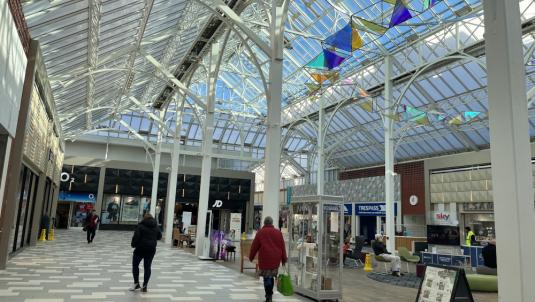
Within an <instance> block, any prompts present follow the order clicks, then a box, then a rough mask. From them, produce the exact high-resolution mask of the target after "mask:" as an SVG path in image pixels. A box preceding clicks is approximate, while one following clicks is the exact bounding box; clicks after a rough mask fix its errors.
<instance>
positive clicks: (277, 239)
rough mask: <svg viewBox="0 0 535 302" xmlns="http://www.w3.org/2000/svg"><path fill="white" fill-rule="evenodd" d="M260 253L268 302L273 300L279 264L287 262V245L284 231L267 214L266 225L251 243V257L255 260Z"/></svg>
mask: <svg viewBox="0 0 535 302" xmlns="http://www.w3.org/2000/svg"><path fill="white" fill-rule="evenodd" d="M257 253H258V267H259V268H260V276H262V277H264V290H265V291H266V302H271V301H272V300H271V299H272V297H273V287H274V285H275V278H276V277H277V275H278V273H279V266H280V264H281V262H282V264H283V265H284V264H286V261H287V260H288V257H287V256H286V247H285V245H284V238H282V233H281V231H279V230H278V229H276V228H275V227H274V226H273V218H271V217H269V216H267V217H266V218H265V219H264V227H262V229H260V230H259V231H258V233H256V237H255V239H254V240H253V244H252V245H251V253H250V254H249V259H250V260H251V261H253V259H254V258H255V256H256V254H257Z"/></svg>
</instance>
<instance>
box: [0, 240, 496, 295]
mask: <svg viewBox="0 0 535 302" xmlns="http://www.w3.org/2000/svg"><path fill="white" fill-rule="evenodd" d="M131 235H132V233H131V232H113V231H101V232H98V233H97V237H96V239H95V243H94V244H91V245H88V244H87V243H86V242H85V233H83V232H82V231H79V230H78V231H77V230H70V231H59V232H57V235H56V240H55V241H53V242H45V243H39V244H38V246H37V247H33V248H30V249H26V250H24V251H23V252H22V253H20V254H18V255H17V256H16V257H14V258H13V259H11V260H10V262H9V264H8V268H7V270H5V271H0V301H1V302H4V301H5V302H19V301H20V302H70V301H114V302H126V301H155V302H163V301H263V296H264V293H263V287H262V284H261V283H259V282H258V279H256V278H254V272H253V271H248V272H247V273H246V274H240V273H239V261H238V259H239V255H238V256H237V257H236V258H237V259H236V260H237V261H236V262H226V263H214V262H202V261H199V260H197V258H195V257H194V256H193V255H191V250H189V251H188V250H187V249H186V250H184V249H177V248H176V247H175V248H170V247H164V246H163V244H160V246H159V248H158V252H157V254H156V257H155V260H154V263H153V276H152V278H151V282H150V284H149V293H146V294H141V293H139V292H137V293H131V292H129V291H128V290H127V289H128V287H129V286H130V285H131V284H132V276H131V273H130V271H131V265H130V262H131V255H132V249H131V248H130V238H131ZM342 282H343V297H344V298H343V301H344V302H348V301H351V302H353V301H354V302H392V301H400V302H405V301H406V302H412V301H414V300H415V297H416V292H417V290H416V289H412V288H405V287H398V286H392V285H388V284H385V283H380V282H377V281H374V280H371V279H369V278H368V277H367V276H366V273H364V272H363V270H362V269H354V268H345V269H344V274H343V280H342ZM474 298H475V301H476V302H496V301H498V298H497V295H496V294H481V293H479V294H477V293H476V294H474ZM274 301H275V302H283V301H288V302H293V301H295V302H297V301H308V300H306V299H304V298H302V297H300V296H297V295H294V296H292V297H289V298H288V297H283V296H281V295H279V294H278V293H277V294H276V296H275V299H274Z"/></svg>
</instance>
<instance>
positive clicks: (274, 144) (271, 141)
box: [262, 1, 284, 225]
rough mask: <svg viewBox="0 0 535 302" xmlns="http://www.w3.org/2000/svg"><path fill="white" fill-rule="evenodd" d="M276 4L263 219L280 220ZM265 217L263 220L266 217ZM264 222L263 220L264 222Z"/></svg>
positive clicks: (279, 15) (279, 22)
mask: <svg viewBox="0 0 535 302" xmlns="http://www.w3.org/2000/svg"><path fill="white" fill-rule="evenodd" d="M277 2H278V1H273V6H272V8H271V26H270V39H271V62H270V67H269V83H268V89H269V91H268V93H267V95H268V102H267V103H268V104H267V109H268V116H267V142H266V149H265V175H264V201H263V204H264V208H263V210H262V216H264V217H266V216H271V218H273V221H274V222H275V225H278V221H279V202H280V201H279V190H280V178H281V177H280V158H281V125H280V124H281V99H282V60H283V42H284V41H283V37H284V35H283V34H284V27H283V19H284V16H283V13H284V9H283V8H282V7H280V6H278V5H277ZM264 217H263V218H264ZM262 220H263V219H262Z"/></svg>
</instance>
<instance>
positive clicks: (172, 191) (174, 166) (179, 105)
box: [165, 96, 184, 244]
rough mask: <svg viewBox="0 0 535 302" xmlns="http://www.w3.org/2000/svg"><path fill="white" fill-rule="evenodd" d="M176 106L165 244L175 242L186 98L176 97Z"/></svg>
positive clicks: (166, 211) (166, 210)
mask: <svg viewBox="0 0 535 302" xmlns="http://www.w3.org/2000/svg"><path fill="white" fill-rule="evenodd" d="M176 98H177V102H176V104H175V106H176V110H175V135H174V137H173V150H172V152H171V172H170V173H169V174H170V175H169V185H168V186H167V203H166V209H165V243H166V244H170V243H172V240H173V221H174V218H175V200H176V183H177V178H178V162H179V160H180V131H181V129H182V111H183V109H184V107H183V104H184V97H183V96H176Z"/></svg>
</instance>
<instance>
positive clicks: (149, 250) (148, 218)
mask: <svg viewBox="0 0 535 302" xmlns="http://www.w3.org/2000/svg"><path fill="white" fill-rule="evenodd" d="M160 239H162V233H161V232H160V228H158V225H156V220H154V217H152V215H151V214H145V216H143V221H141V222H140V223H139V224H138V225H137V227H136V231H135V232H134V237H132V244H131V245H132V247H133V248H134V257H133V258H132V274H133V275H134V286H133V287H132V288H130V290H131V291H136V290H138V289H141V291H143V292H147V285H148V283H149V279H150V273H151V265H152V259H153V258H154V254H155V253H156V244H157V241H158V240H160ZM141 260H143V271H144V273H143V287H141V286H140V285H139V263H140V262H141Z"/></svg>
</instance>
